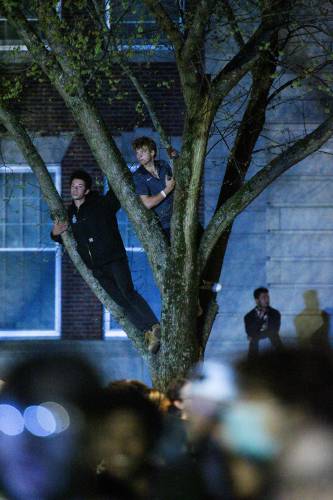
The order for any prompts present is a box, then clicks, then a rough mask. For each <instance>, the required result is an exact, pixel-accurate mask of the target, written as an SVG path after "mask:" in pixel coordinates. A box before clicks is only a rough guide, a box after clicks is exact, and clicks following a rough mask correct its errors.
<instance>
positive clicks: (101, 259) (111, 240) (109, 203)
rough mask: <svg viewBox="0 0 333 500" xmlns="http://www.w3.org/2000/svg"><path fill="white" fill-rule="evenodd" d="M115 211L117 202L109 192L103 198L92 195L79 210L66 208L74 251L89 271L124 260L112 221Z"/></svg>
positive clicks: (121, 247)
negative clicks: (74, 242) (72, 236)
mask: <svg viewBox="0 0 333 500" xmlns="http://www.w3.org/2000/svg"><path fill="white" fill-rule="evenodd" d="M119 208H120V204H119V201H118V200H117V198H116V196H115V195H114V193H113V192H112V191H111V190H109V191H108V192H107V194H106V195H101V194H99V193H97V192H94V191H92V192H90V193H89V194H88V195H87V196H86V199H85V202H84V203H83V204H82V205H81V206H80V208H79V209H77V208H76V206H75V204H74V202H72V204H71V205H70V206H69V207H68V219H69V222H70V225H71V228H72V231H73V234H74V238H75V239H76V242H77V251H78V252H79V254H80V256H81V258H82V260H83V261H84V262H85V264H86V265H87V266H88V267H89V268H90V269H96V268H98V267H101V266H102V265H103V264H106V263H108V262H111V261H114V260H119V259H123V258H125V257H126V251H125V248H124V244H123V241H122V239H121V236H120V233H119V228H118V223H117V219H116V212H117V210H118V209H119ZM51 238H52V239H53V240H54V241H57V242H58V243H62V238H61V236H53V234H52V233H51Z"/></svg>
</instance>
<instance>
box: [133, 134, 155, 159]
mask: <svg viewBox="0 0 333 500" xmlns="http://www.w3.org/2000/svg"><path fill="white" fill-rule="evenodd" d="M132 146H133V149H135V150H136V149H139V148H143V147H144V146H146V147H147V148H148V149H149V151H154V152H155V156H156V154H157V146H156V142H155V141H153V139H151V138H150V137H146V136H142V137H137V138H136V139H135V140H134V141H133V142H132Z"/></svg>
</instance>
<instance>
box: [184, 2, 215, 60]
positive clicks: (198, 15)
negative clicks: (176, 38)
mask: <svg viewBox="0 0 333 500" xmlns="http://www.w3.org/2000/svg"><path fill="white" fill-rule="evenodd" d="M214 6H215V0H200V1H198V3H197V6H196V10H195V12H194V16H193V21H192V23H191V27H190V30H189V31H188V33H187V37H186V40H185V44H184V47H183V50H182V58H183V59H184V60H189V59H192V58H194V57H196V56H197V54H198V53H199V52H201V51H202V47H203V45H204V40H205V33H206V31H207V27H208V24H209V19H210V16H211V14H212V11H213V9H214Z"/></svg>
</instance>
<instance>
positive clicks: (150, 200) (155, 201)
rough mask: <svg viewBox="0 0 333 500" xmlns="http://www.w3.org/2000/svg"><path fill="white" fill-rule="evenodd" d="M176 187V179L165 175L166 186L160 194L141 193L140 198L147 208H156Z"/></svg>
mask: <svg viewBox="0 0 333 500" xmlns="http://www.w3.org/2000/svg"><path fill="white" fill-rule="evenodd" d="M174 187H175V180H174V178H173V177H171V178H170V177H169V178H168V176H165V188H164V189H162V191H160V192H159V193H158V194H155V195H153V196H149V195H147V194H141V195H140V198H141V201H142V203H143V204H144V206H145V207H146V208H149V209H151V208H154V207H156V206H157V205H159V204H160V203H161V202H162V201H163V200H164V199H165V198H166V197H167V196H168V195H169V194H170V193H171V191H173V189H174Z"/></svg>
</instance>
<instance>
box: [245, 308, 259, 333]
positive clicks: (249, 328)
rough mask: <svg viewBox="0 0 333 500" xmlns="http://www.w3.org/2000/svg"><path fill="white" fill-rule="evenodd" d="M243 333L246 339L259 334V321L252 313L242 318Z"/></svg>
mask: <svg viewBox="0 0 333 500" xmlns="http://www.w3.org/2000/svg"><path fill="white" fill-rule="evenodd" d="M244 323H245V331H246V335H247V336H248V337H255V336H256V335H258V334H259V333H260V328H261V321H260V320H259V318H258V317H257V315H256V314H255V313H253V312H252V311H251V312H249V313H248V314H246V316H244Z"/></svg>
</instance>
